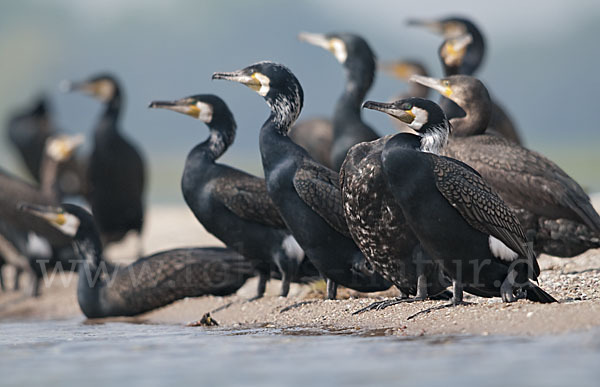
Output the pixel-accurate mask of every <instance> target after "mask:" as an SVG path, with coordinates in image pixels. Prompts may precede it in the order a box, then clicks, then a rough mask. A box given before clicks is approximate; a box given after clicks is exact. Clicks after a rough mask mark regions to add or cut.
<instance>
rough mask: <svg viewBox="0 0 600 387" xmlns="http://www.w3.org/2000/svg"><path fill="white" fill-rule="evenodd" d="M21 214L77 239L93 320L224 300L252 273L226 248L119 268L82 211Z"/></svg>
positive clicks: (36, 209) (67, 208)
mask: <svg viewBox="0 0 600 387" xmlns="http://www.w3.org/2000/svg"><path fill="white" fill-rule="evenodd" d="M21 210H22V211H24V212H27V213H29V214H32V215H34V216H37V217H39V218H40V219H41V220H43V221H45V222H47V223H48V224H49V225H51V226H52V227H55V228H56V229H57V230H58V231H60V232H61V233H63V234H64V235H65V236H66V237H68V238H72V240H73V244H74V246H75V249H76V251H77V255H78V259H79V260H80V261H81V264H80V265H79V282H78V286H77V300H78V301H79V307H80V308H81V311H82V312H83V314H85V315H86V317H88V318H101V317H111V316H135V315H138V314H141V313H145V312H148V311H151V310H153V309H157V308H160V307H162V306H165V305H168V304H170V303H172V302H174V301H176V300H179V299H182V298H185V297H198V296H203V295H208V294H213V295H217V296H225V295H228V294H231V293H234V292H236V291H237V290H238V289H239V288H240V287H241V286H242V285H243V284H244V283H245V282H246V280H247V279H248V278H250V277H252V275H253V268H252V265H251V264H250V263H249V262H248V261H247V260H246V259H244V257H242V256H241V255H239V254H237V253H236V252H234V251H231V250H229V249H226V248H221V247H204V248H182V249H174V250H168V251H163V252H160V253H156V254H153V255H150V256H147V257H144V258H140V259H139V260H137V261H135V262H134V263H132V264H131V265H128V266H124V267H120V266H117V267H114V266H113V265H112V264H110V263H109V262H107V261H105V260H104V257H103V255H102V243H101V242H100V235H99V231H98V229H97V226H96V223H95V222H94V219H93V217H92V215H91V214H90V213H89V212H87V211H86V210H84V209H83V208H81V207H78V206H75V205H72V204H63V205H62V206H60V207H51V206H50V207H49V206H36V205H29V204H22V205H21Z"/></svg>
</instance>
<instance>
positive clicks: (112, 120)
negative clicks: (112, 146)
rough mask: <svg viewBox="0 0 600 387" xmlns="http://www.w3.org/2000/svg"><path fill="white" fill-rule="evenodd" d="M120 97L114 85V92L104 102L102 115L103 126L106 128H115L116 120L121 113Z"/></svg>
mask: <svg viewBox="0 0 600 387" xmlns="http://www.w3.org/2000/svg"><path fill="white" fill-rule="evenodd" d="M121 107H122V97H121V93H120V91H119V89H118V88H117V86H116V85H115V93H114V95H113V96H112V98H111V99H110V100H109V101H108V102H107V103H106V105H105V109H104V114H103V115H102V122H103V124H104V125H103V127H104V128H106V129H111V130H115V131H116V130H117V125H116V123H117V121H118V120H119V116H120V113H121Z"/></svg>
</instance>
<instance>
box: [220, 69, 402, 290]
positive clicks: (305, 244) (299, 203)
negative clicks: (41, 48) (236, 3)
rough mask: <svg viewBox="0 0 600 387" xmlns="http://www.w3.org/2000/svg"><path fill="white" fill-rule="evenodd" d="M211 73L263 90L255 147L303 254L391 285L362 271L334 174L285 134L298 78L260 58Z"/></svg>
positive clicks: (378, 286) (352, 280) (365, 285)
mask: <svg viewBox="0 0 600 387" xmlns="http://www.w3.org/2000/svg"><path fill="white" fill-rule="evenodd" d="M213 79H226V80H230V81H234V82H239V83H242V84H244V85H246V86H248V87H250V88H251V89H252V90H254V91H256V92H257V93H258V94H259V95H260V96H262V97H263V98H264V99H265V101H266V103H267V105H268V106H269V107H270V110H271V113H270V115H269V118H268V119H267V121H266V122H265V123H264V125H263V126H262V128H261V130H260V137H259V140H260V141H259V142H260V152H261V155H262V163H263V168H264V172H265V181H266V183H267V191H268V193H269V196H270V197H271V199H272V200H273V202H274V203H275V205H276V206H277V208H278V209H279V212H280V213H281V216H282V218H283V220H284V221H285V223H286V225H287V226H288V228H289V229H290V230H291V231H292V234H293V235H294V237H295V238H296V240H297V241H298V243H299V244H300V246H302V248H303V249H304V252H305V253H306V254H307V256H308V258H309V259H310V260H311V261H312V262H313V264H314V265H315V266H316V267H317V269H318V270H319V271H320V272H321V274H323V276H325V277H326V278H327V280H328V284H327V285H328V286H327V295H328V297H329V298H335V290H336V283H337V284H341V285H344V286H346V287H349V288H352V289H355V290H358V291H379V290H384V289H387V288H389V287H390V286H391V284H390V283H388V282H387V281H386V280H384V279H383V278H382V277H381V276H380V275H377V274H374V275H370V274H367V271H368V270H367V268H366V267H365V266H366V264H365V259H364V256H363V255H362V253H361V252H360V250H359V249H358V247H357V246H356V244H355V243H354V241H353V240H352V238H351V236H350V232H349V231H348V225H347V224H346V219H345V218H344V210H343V208H342V197H341V192H340V188H339V175H338V173H337V172H334V171H332V170H331V169H329V168H326V167H324V166H322V165H320V164H319V163H317V162H315V161H314V160H313V159H311V158H310V156H309V155H308V153H307V152H306V151H305V150H304V149H303V148H301V147H300V146H298V145H297V144H295V143H294V142H293V141H292V140H290V138H289V137H288V136H287V133H288V130H289V128H290V126H291V125H292V124H293V123H294V121H296V119H297V118H298V115H299V114H300V111H301V109H302V104H303V96H304V95H303V91H302V87H301V86H300V83H299V82H298V80H297V79H296V77H295V76H294V75H293V74H292V72H291V71H290V70H289V69H288V68H287V67H285V66H282V65H280V64H277V63H273V62H260V63H256V64H254V65H251V66H248V67H246V68H244V69H242V70H238V71H234V72H229V73H215V74H213Z"/></svg>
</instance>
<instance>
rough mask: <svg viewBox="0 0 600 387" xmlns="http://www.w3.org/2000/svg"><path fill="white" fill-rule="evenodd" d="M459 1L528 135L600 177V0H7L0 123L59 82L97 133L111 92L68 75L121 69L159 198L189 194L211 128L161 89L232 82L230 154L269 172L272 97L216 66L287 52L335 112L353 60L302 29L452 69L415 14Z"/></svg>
mask: <svg viewBox="0 0 600 387" xmlns="http://www.w3.org/2000/svg"><path fill="white" fill-rule="evenodd" d="M450 15H463V16H466V17H469V18H472V19H473V21H475V22H476V24H477V25H478V26H479V27H480V28H481V29H482V30H483V32H484V34H485V37H486V38H487V47H488V51H487V54H486V60H485V62H484V65H483V68H482V69H481V71H480V72H479V77H480V78H482V79H483V80H484V81H485V82H486V84H487V86H488V88H489V89H490V90H491V91H492V93H493V95H494V96H495V98H496V99H497V100H498V101H500V102H501V103H502V105H503V106H504V107H506V109H507V111H508V112H509V113H510V114H511V116H512V118H513V120H514V121H515V122H516V124H517V125H518V128H519V129H520V131H521V133H522V135H523V137H524V139H525V143H526V145H527V146H528V147H530V148H531V149H534V150H536V151H539V152H541V153H543V154H544V155H546V156H548V157H549V158H551V159H552V160H554V161H555V162H557V163H558V164H559V165H560V166H561V167H563V168H564V169H565V170H566V171H567V172H568V173H569V174H571V176H573V177H574V178H575V179H576V180H578V181H579V182H580V184H582V185H583V186H584V188H586V189H587V190H588V191H590V192H596V191H598V190H600V172H599V171H598V165H600V152H598V146H599V145H600V141H599V140H600V127H599V123H598V122H599V120H598V118H597V115H598V111H599V108H600V104H599V98H598V96H597V93H598V91H600V76H599V75H598V69H600V53H599V52H598V48H599V44H598V37H600V23H599V21H600V2H598V1H595V0H589V1H578V2H576V3H573V2H565V1H545V2H525V1H512V0H505V1H502V2H475V1H459V0H453V1H444V0H432V1H423V0H421V1H419V2H408V1H396V0H371V1H355V0H352V1H348V0H337V1H321V0H314V1H310V0H309V1H303V2H299V1H275V0H273V1H270V0H255V1H224V0H214V1H213V0H203V1H192V0H170V1H164V0H163V1H151V0H128V1H121V0H98V1H93V0H53V1H51V2H50V1H43V0H37V1H36V0H21V1H18V2H13V1H8V0H2V1H0V53H1V63H2V64H1V66H2V71H0V101H2V103H1V104H0V123H1V124H2V125H3V126H5V123H6V121H7V119H8V117H9V116H10V114H11V113H12V112H13V111H14V110H15V109H18V108H21V107H22V106H23V105H27V104H29V103H30V102H31V100H32V99H33V98H35V97H36V96H37V95H39V94H41V93H45V94H46V95H48V96H49V97H50V98H51V100H52V108H53V111H54V120H55V121H56V124H57V125H58V126H59V127H60V128H63V129H64V130H65V131H67V132H71V133H76V132H81V133H84V134H86V136H88V140H89V139H91V137H90V135H91V132H92V129H93V127H94V126H95V124H96V122H97V120H98V115H99V113H100V111H101V110H100V109H101V107H100V104H99V103H98V102H97V101H94V100H92V99H91V98H87V97H84V96H82V95H78V94H61V93H60V92H59V91H58V85H59V83H60V81H61V80H63V79H71V80H80V79H83V78H87V77H88V76H90V75H94V74H95V73H97V72H101V71H109V72H112V73H114V74H116V75H117V77H118V78H119V79H120V80H121V82H122V86H123V88H124V91H125V98H126V100H125V111H124V114H123V116H122V121H121V123H122V125H121V126H122V131H123V133H124V134H126V135H127V136H128V137H130V138H132V139H134V140H135V142H136V143H137V144H138V145H139V147H140V148H141V149H142V150H143V152H144V155H145V157H146V160H147V161H148V163H149V173H150V176H149V178H150V189H149V191H148V199H149V203H166V202H168V203H177V202H182V199H181V194H180V188H179V179H180V176H181V172H182V170H183V164H184V160H185V157H186V155H187V152H188V151H189V150H190V149H191V148H192V146H193V145H194V144H196V143H198V142H200V141H202V140H203V139H204V138H205V137H206V136H207V133H208V132H207V129H206V126H205V125H204V124H203V123H201V122H199V121H195V120H193V119H191V118H190V117H186V116H183V115H178V114H173V113H172V112H167V111H156V110H150V109H148V108H147V105H148V102H149V101H151V100H153V99H176V98H180V97H184V96H188V95H192V94H198V93H214V94H217V95H219V96H221V97H222V98H223V99H224V100H225V101H226V102H227V103H228V105H229V107H230V108H231V110H232V111H233V113H234V115H235V117H236V120H237V123H238V136H237V139H236V143H235V144H234V145H233V147H232V148H231V149H230V150H229V152H228V153H227V154H226V155H225V156H224V157H223V159H222V161H223V162H225V163H228V164H231V165H235V166H237V167H239V168H242V169H244V170H247V171H250V172H252V173H255V174H262V172H261V165H260V155H259V151H258V131H259V128H260V126H261V125H262V123H263V122H264V120H265V119H266V117H267V115H268V109H267V106H266V105H265V103H264V102H263V100H262V99H261V98H260V97H259V96H257V95H256V94H255V93H253V92H251V91H250V90H248V89H246V88H244V87H241V86H240V85H235V84H232V83H228V82H213V81H211V80H210V77H211V74H212V73H213V72H215V71H230V70H235V69H239V68H242V67H245V66H246V65H249V64H251V63H253V62H256V61H259V60H265V59H269V60H274V61H278V62H282V63H284V64H286V65H287V66H288V67H290V68H291V69H292V71H294V73H295V74H296V76H297V77H298V79H299V80H300V82H301V83H302V85H303V88H304V93H305V105H304V110H303V113H302V115H301V117H300V119H303V118H304V119H306V118H311V117H315V116H325V117H329V116H330V115H331V113H332V111H333V107H334V104H335V102H336V99H337V98H338V96H339V95H340V94H341V92H342V89H343V85H344V74H343V71H342V68H341V65H340V64H339V63H337V61H336V60H335V59H334V57H333V55H331V54H329V53H328V52H326V51H324V50H322V49H319V48H316V47H314V46H310V45H308V44H305V43H301V42H299V41H298V40H297V38H296V36H297V34H298V32H300V31H309V32H323V33H326V32H333V31H349V32H355V33H358V34H361V35H362V36H363V37H365V38H366V39H367V40H368V42H369V43H370V45H371V46H372V48H373V50H374V51H375V53H376V54H377V56H378V58H379V59H382V60H390V59H395V58H413V59H418V60H421V61H423V62H424V63H425V64H426V65H427V67H428V69H429V71H430V72H431V73H432V74H433V75H435V76H440V75H441V69H440V65H439V63H438V59H437V48H438V46H439V45H440V44H441V41H442V40H441V38H440V37H438V36H434V35H432V34H430V33H429V32H427V31H425V30H421V29H417V28H409V27H408V26H406V23H405V21H406V20H407V19H408V18H413V17H420V18H439V17H444V16H450ZM405 88H406V85H404V84H402V83H401V82H399V81H396V80H393V79H391V78H388V77H386V76H385V75H382V74H379V75H378V76H377V77H376V80H375V84H374V87H373V88H372V89H371V91H370V93H369V94H368V96H367V98H369V99H373V100H387V99H388V98H390V97H391V96H393V95H395V94H397V93H399V92H400V91H402V90H404V89H405ZM435 98H436V99H437V96H436V97H435ZM363 117H364V119H365V121H367V122H368V123H369V124H371V125H372V126H373V127H374V128H376V129H377V130H378V131H379V133H381V134H388V133H392V132H393V126H392V124H391V123H390V121H388V119H387V118H386V117H385V116H384V115H382V114H377V113H374V112H365V113H364V114H363ZM3 129H4V128H3ZM1 135H2V137H1V138H2V140H1V141H0V167H1V168H3V169H5V170H8V171H10V172H12V173H14V174H17V175H20V176H26V175H25V171H24V170H23V169H22V167H20V164H19V163H18V161H17V157H16V156H17V155H16V153H15V152H14V151H13V150H12V149H11V148H10V147H9V146H8V140H7V138H6V133H5V131H4V130H2V133H1ZM88 149H89V146H88ZM83 151H84V152H85V151H87V149H86V148H84V149H83Z"/></svg>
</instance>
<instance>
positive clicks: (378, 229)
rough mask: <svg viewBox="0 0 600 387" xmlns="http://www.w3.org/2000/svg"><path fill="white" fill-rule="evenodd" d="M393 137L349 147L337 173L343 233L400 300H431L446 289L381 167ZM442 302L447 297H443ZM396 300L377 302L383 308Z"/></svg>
mask: <svg viewBox="0 0 600 387" xmlns="http://www.w3.org/2000/svg"><path fill="white" fill-rule="evenodd" d="M391 138H393V136H385V137H382V138H380V139H378V140H375V141H371V142H363V143H360V144H357V145H355V146H353V147H352V148H351V149H350V150H349V151H348V155H347V156H346V160H345V161H344V163H343V164H342V169H341V170H340V185H341V190H342V199H343V206H344V212H345V215H346V220H347V223H348V229H349V230H350V234H351V235H352V238H353V239H354V241H355V242H356V244H357V245H358V246H359V247H360V249H361V251H362V252H363V254H364V255H365V258H366V259H367V262H368V263H369V264H370V265H371V266H372V267H373V268H374V269H375V271H376V272H378V273H380V274H381V275H383V277H384V278H386V279H387V280H388V281H390V282H392V283H393V284H394V285H395V286H396V287H397V288H398V289H399V290H400V294H401V295H400V299H401V300H402V299H404V298H406V297H407V296H408V295H415V300H424V299H425V298H427V297H428V296H430V297H432V296H436V295H438V294H440V293H442V292H444V291H445V289H446V288H447V287H448V286H450V282H449V280H448V279H447V278H446V277H445V276H444V275H443V274H442V272H441V270H440V267H439V265H438V264H436V263H434V262H433V261H432V260H431V259H430V258H428V257H427V256H425V255H424V254H423V252H422V249H421V246H420V245H419V240H418V239H417V237H416V236H415V235H414V233H413V232H412V231H411V229H410V227H409V225H408V224H407V223H406V220H405V219H404V215H403V214H402V210H401V209H400V207H399V206H398V205H397V204H396V202H395V199H394V196H393V195H392V193H391V192H390V190H389V189H388V184H387V182H386V179H385V175H384V173H383V169H382V165H381V152H382V151H383V149H384V147H385V144H386V143H387V142H388V141H389V140H390V139H391ZM445 296H446V298H447V294H445ZM394 303H396V301H391V303H390V301H383V302H377V303H375V304H373V305H371V306H369V307H367V308H366V310H368V309H373V308H377V309H382V308H384V307H387V306H389V305H393V304H394Z"/></svg>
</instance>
